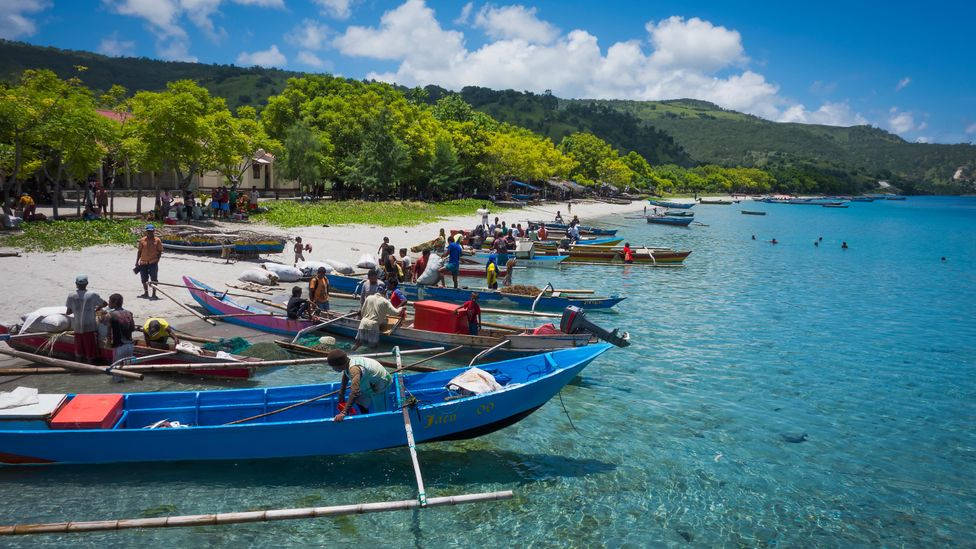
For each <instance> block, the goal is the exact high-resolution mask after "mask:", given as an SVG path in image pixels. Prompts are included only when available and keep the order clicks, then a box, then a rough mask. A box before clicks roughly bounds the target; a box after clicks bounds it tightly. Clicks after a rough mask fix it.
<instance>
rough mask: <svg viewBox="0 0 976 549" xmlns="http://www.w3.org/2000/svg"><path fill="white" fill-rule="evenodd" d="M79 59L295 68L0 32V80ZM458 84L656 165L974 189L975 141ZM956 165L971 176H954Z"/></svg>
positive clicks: (485, 100) (254, 73)
mask: <svg viewBox="0 0 976 549" xmlns="http://www.w3.org/2000/svg"><path fill="white" fill-rule="evenodd" d="M78 65H83V66H85V67H87V70H85V71H84V72H82V73H81V75H80V78H81V79H82V81H83V82H84V84H85V85H86V86H88V87H90V88H92V89H94V90H96V91H103V90H107V89H108V88H109V87H110V86H111V85H112V84H121V85H122V86H125V87H126V88H127V89H129V90H130V92H134V91H138V90H159V89H163V88H164V87H165V85H166V83H167V82H170V81H173V80H179V79H185V78H188V79H192V80H195V81H197V82H199V83H200V84H201V85H202V86H204V87H206V88H207V89H208V90H210V92H211V93H213V94H215V95H218V96H221V97H224V98H225V99H226V100H227V103H228V105H229V106H230V107H232V108H234V107H237V106H239V105H252V106H255V107H258V108H260V107H261V106H263V105H264V103H265V102H266V100H267V98H268V97H269V96H271V95H273V94H276V93H278V92H280V91H281V90H282V89H283V88H284V85H285V81H286V80H287V79H288V78H291V77H293V76H300V75H301V74H302V73H298V72H291V71H283V70H278V69H265V68H261V67H250V68H245V67H237V66H234V65H205V64H201V63H184V62H176V61H158V60H154V59H148V58H144V57H142V58H133V57H107V56H104V55H99V54H96V53H90V52H84V51H73V50H61V49H57V48H50V47H41V46H34V45H31V44H26V43H23V42H11V41H6V40H0V81H7V82H9V81H12V80H14V79H15V78H17V77H18V76H19V75H20V73H21V72H22V71H23V70H24V69H29V68H47V69H51V70H53V71H54V72H55V73H57V74H58V75H59V76H60V77H62V78H67V77H71V76H75V75H78V72H77V70H76V69H75V67H76V66H78ZM426 91H427V100H428V101H430V102H431V103H433V102H434V101H436V100H437V99H438V98H440V97H442V96H443V95H444V94H447V93H450V92H449V91H448V90H445V89H443V88H440V87H437V86H427V87H426ZM460 94H461V96H462V97H463V98H464V100H465V101H467V102H468V103H470V104H471V105H472V106H473V107H474V108H476V109H478V110H481V111H483V112H486V113H488V114H491V115H492V116H493V117H495V118H496V119H498V120H501V121H505V122H509V123H512V124H517V125H519V126H523V127H526V128H529V129H531V130H533V131H536V132H539V133H541V134H543V135H546V136H548V137H550V138H552V139H553V140H554V141H556V142H558V141H559V140H561V139H562V138H563V137H564V136H566V135H568V134H570V133H573V132H577V131H588V132H591V133H593V134H595V135H597V136H598V137H600V138H602V139H604V140H605V141H607V142H608V143H610V144H611V145H613V146H614V147H615V148H617V149H618V150H620V151H621V152H622V153H626V152H628V151H636V152H638V153H640V154H641V155H642V156H644V157H645V158H646V159H647V160H648V161H649V162H651V163H652V164H655V165H661V164H678V165H682V166H691V165H694V164H719V165H723V166H747V167H760V168H766V169H769V170H770V171H771V172H774V173H780V174H784V173H793V172H794V171H796V170H799V171H800V172H803V173H813V172H818V173H822V174H831V175H832V176H833V177H836V178H840V179H844V180H848V181H859V182H860V184H859V185H867V184H870V183H871V182H873V181H875V180H877V179H886V180H889V181H891V182H893V183H894V184H896V185H898V186H899V187H901V188H902V189H903V190H905V191H908V192H972V191H973V179H972V178H974V177H976V176H974V174H976V146H973V145H965V144H959V145H939V144H921V143H908V142H906V141H905V140H903V139H901V138H900V137H898V136H896V135H893V134H891V133H888V132H886V131H884V130H881V129H878V128H873V127H870V126H853V127H837V126H821V125H814V124H796V123H779V122H771V121H768V120H763V119H761V118H757V117H755V116H751V115H747V114H743V113H739V112H735V111H729V110H724V109H722V108H719V107H718V106H716V105H713V104H711V103H708V102H706V101H699V100H694V99H678V100H671V101H625V100H564V99H559V98H557V97H554V96H553V95H551V94H549V93H544V94H534V93H530V92H517V91H514V90H504V91H496V90H491V89H488V88H479V87H466V88H464V89H462V90H461V92H460ZM960 167H963V168H964V169H963V170H962V172H961V173H964V174H967V177H969V178H970V180H969V181H967V182H953V181H952V176H953V174H954V173H955V172H956V170H957V169H958V168H960ZM963 183H964V184H963ZM967 185H968V186H967Z"/></svg>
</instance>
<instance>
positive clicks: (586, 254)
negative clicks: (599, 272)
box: [566, 248, 691, 266]
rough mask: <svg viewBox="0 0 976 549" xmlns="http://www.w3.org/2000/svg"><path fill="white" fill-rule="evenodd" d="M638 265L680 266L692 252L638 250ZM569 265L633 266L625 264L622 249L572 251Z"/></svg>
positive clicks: (568, 261)
mask: <svg viewBox="0 0 976 549" xmlns="http://www.w3.org/2000/svg"><path fill="white" fill-rule="evenodd" d="M632 253H633V256H634V262H633V263H632V264H636V265H661V266H670V265H680V264H681V263H683V262H684V260H685V258H687V257H688V256H689V255H691V252H690V251H677V250H650V249H647V248H636V249H634V250H632ZM566 262H567V263H575V264H579V263H585V264H607V265H631V263H624V254H623V250H622V249H619V248H618V249H610V250H606V251H602V250H595V249H587V250H576V249H574V250H571V251H570V256H569V258H568V259H566Z"/></svg>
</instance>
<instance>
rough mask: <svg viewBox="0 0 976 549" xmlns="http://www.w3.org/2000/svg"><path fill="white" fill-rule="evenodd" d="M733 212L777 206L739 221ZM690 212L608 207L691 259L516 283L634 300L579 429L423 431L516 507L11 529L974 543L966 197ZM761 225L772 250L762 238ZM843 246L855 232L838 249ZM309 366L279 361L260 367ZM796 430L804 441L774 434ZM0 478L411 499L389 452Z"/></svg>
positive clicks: (179, 536) (179, 494)
mask: <svg viewBox="0 0 976 549" xmlns="http://www.w3.org/2000/svg"><path fill="white" fill-rule="evenodd" d="M743 206H745V208H746V209H750V210H757V209H762V210H766V211H768V212H769V214H768V215H767V216H765V217H758V216H746V215H741V214H740V213H739V210H740V209H742V207H743ZM695 211H696V214H697V215H696V220H698V221H699V222H701V223H704V224H707V225H708V226H700V225H695V226H692V227H691V228H689V229H682V228H673V227H666V226H658V225H647V224H646V223H644V222H643V221H642V220H632V219H627V218H626V217H625V216H614V217H611V218H607V219H605V220H603V221H604V222H606V223H613V224H617V225H623V226H625V227H626V228H621V235H622V236H625V237H626V238H627V239H628V240H629V241H630V242H631V243H633V244H650V245H668V246H673V247H676V248H682V249H691V250H693V253H692V255H691V256H690V257H689V258H688V260H687V265H686V266H685V267H683V268H674V269H653V268H646V267H623V268H622V267H574V268H570V269H565V270H562V271H551V272H546V271H538V272H535V273H532V274H529V275H526V276H525V277H524V280H523V281H526V282H531V283H536V284H538V285H541V284H544V283H545V282H546V281H547V280H551V281H552V282H553V283H554V285H556V286H562V287H592V288H595V289H597V290H598V291H599V292H600V293H614V292H616V293H621V294H626V295H628V296H630V299H628V300H626V301H625V302H624V303H622V304H621V305H620V306H619V309H620V310H619V313H617V314H591V318H592V319H594V320H596V321H597V322H598V323H601V324H604V325H606V326H608V327H615V326H620V327H621V328H622V329H626V330H629V331H630V332H631V335H632V337H633V340H634V345H633V346H631V347H630V348H628V349H624V350H616V351H612V352H610V353H608V354H606V355H604V357H603V358H601V359H599V360H598V361H596V362H594V363H593V364H592V365H591V366H590V367H589V368H587V369H586V370H585V371H584V372H583V374H582V376H581V377H580V378H578V379H577V380H576V381H575V382H573V384H571V385H570V386H568V387H567V388H566V389H565V390H564V391H563V393H562V401H563V403H564V404H565V407H566V410H568V413H569V415H570V416H571V418H572V421H573V424H575V427H576V428H575V429H574V428H573V427H572V426H571V424H570V422H569V420H568V419H567V417H566V414H565V413H564V411H563V408H562V407H561V405H560V401H559V399H556V400H554V401H552V402H550V403H549V404H548V405H547V406H545V407H543V408H542V409H541V410H539V411H538V412H537V413H535V414H534V415H532V416H530V417H529V418H527V419H526V420H524V421H522V422H521V423H519V424H517V425H515V426H513V427H510V428H508V429H505V430H503V431H500V432H497V433H494V434H492V435H489V436H486V437H482V438H480V439H476V440H472V441H466V442H459V443H437V444H429V445H424V446H421V447H420V459H421V462H422V465H423V469H424V473H425V480H426V481H427V483H428V492H429V493H430V494H432V495H448V494H456V493H462V492H477V491H487V490H499V489H508V488H511V489H514V490H515V491H516V494H517V495H516V498H515V499H514V500H512V501H508V502H500V503H488V504H481V505H472V506H464V507H457V508H441V509H437V510H431V511H427V512H423V513H409V512H407V513H392V514H383V515H372V516H356V517H349V518H341V519H337V520H331V519H318V520H308V521H290V522H278V523H268V524H242V525H235V526H224V527H201V528H187V529H174V530H155V531H144V532H136V531H127V532H120V533H98V534H83V535H71V536H43V537H40V538H33V539H18V540H4V545H9V542H10V541H13V542H15V543H14V545H31V544H34V543H37V542H41V541H43V542H49V543H59V542H60V543H65V542H68V541H69V540H70V541H71V542H75V543H80V544H81V545H103V544H124V545H136V544H146V543H155V544H163V543H165V544H166V545H170V546H175V545H183V546H188V547H197V546H202V545H205V544H216V545H230V544H232V543H234V544H239V543H246V544H248V545H253V546H271V545H277V546H298V545H310V544H313V543H314V544H338V545H351V544H353V543H355V544H370V545H379V546H391V545H393V546H404V545H411V544H412V545H415V546H443V545H462V544H463V545H475V544H477V545H512V544H519V545H526V546H550V545H593V544H601V545H612V546H621V545H627V546H634V547H640V546H647V545H655V546H659V545H687V544H689V543H690V544H692V545H697V546H771V545H780V546H811V545H821V546H844V547H847V546H878V545H888V546H890V545H909V546H933V545H940V546H941V545H949V544H951V545H970V544H972V543H973V542H972V535H973V531H974V524H976V481H974V474H976V432H974V425H976V380H974V374H976V320H974V316H976V199H973V198H924V197H913V198H910V199H909V200H908V201H905V202H890V201H889V202H875V203H867V204H860V203H858V204H852V206H851V208H849V209H826V208H820V207H813V206H789V205H776V204H758V203H749V202H747V203H745V204H743V205H735V206H697V207H696V208H695ZM752 234H755V235H756V238H757V240H755V241H753V240H752V239H751V238H750V237H751V235H752ZM819 236H823V242H822V243H821V245H820V246H819V247H815V246H814V245H813V242H814V240H816V239H817V237H819ZM773 237H775V238H776V239H777V240H779V241H780V244H777V245H772V244H769V243H768V242H766V241H767V240H769V239H770V238H773ZM842 240H846V241H847V242H848V244H849V246H850V249H848V250H841V249H840V243H841V241H842ZM942 256H945V257H946V261H945V262H942V261H941V260H940V258H941V257H942ZM320 375H321V370H314V369H305V370H294V371H289V370H280V371H277V372H273V373H271V374H269V375H268V376H266V377H265V378H264V380H263V382H262V383H266V384H286V383H295V382H306V381H310V380H313V379H316V378H319V377H320ZM172 388H179V387H178V386H173V387H172ZM127 389H129V390H133V386H127ZM102 390H104V386H102ZM804 433H805V434H806V435H807V440H806V441H805V442H800V443H790V442H787V441H786V439H785V438H784V435H787V436H789V437H792V436H799V435H801V434H804ZM255 444H260V441H255ZM0 490H2V493H3V498H2V500H0V511H2V516H3V517H4V521H3V522H32V521H54V520H65V519H76V520H84V519H101V518H109V517H119V518H121V517H136V516H155V515H162V514H189V513H200V512H214V511H235V510H243V509H256V508H277V507H293V506H307V505H328V504H342V503H355V502H362V501H379V500H386V499H409V498H411V497H413V495H414V487H413V477H412V471H411V468H410V463H409V457H408V455H407V453H406V451H405V450H402V449H400V450H390V451H383V452H375V453H371V454H362V455H354V456H344V457H336V458H315V459H289V460H273V461H251V462H240V463H192V464H169V465H167V464H162V465H159V464H155V465H112V466H99V467H53V468H0Z"/></svg>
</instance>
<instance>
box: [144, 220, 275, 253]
mask: <svg viewBox="0 0 976 549" xmlns="http://www.w3.org/2000/svg"><path fill="white" fill-rule="evenodd" d="M157 236H158V237H159V239H160V240H161V241H162V242H163V248H164V249H167V250H175V251H181V252H220V251H222V250H223V249H225V248H229V249H230V250H231V251H232V252H234V253H236V254H244V255H248V254H250V255H254V254H277V253H281V252H282V251H284V249H285V242H286V240H285V239H284V238H281V237H276V236H271V235H266V234H261V233H257V232H253V231H235V232H226V233H225V232H218V231H214V230H210V231H208V230H206V229H205V228H201V227H195V226H190V225H177V226H161V227H159V229H158V234H157Z"/></svg>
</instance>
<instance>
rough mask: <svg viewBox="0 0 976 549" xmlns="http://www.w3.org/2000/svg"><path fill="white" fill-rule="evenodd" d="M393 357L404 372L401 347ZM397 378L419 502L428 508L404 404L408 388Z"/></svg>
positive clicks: (415, 448)
mask: <svg viewBox="0 0 976 549" xmlns="http://www.w3.org/2000/svg"><path fill="white" fill-rule="evenodd" d="M393 356H394V357H396V365H397V370H398V371H399V370H402V369H403V365H402V364H401V360H400V348H399V347H394V348H393ZM396 378H397V395H398V396H399V400H400V408H401V410H403V428H404V430H405V431H406V432H407V448H408V449H409V450H410V461H412V462H413V474H414V476H415V477H417V501H418V502H419V503H420V506H421V507H427V491H426V490H424V477H423V475H422V474H421V473H420V460H419V459H418V458H417V443H416V442H415V441H414V439H413V426H411V425H410V406H409V405H408V404H407V403H406V402H404V396H405V395H406V392H407V388H406V387H405V386H404V384H403V376H401V375H397V376H396Z"/></svg>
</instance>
